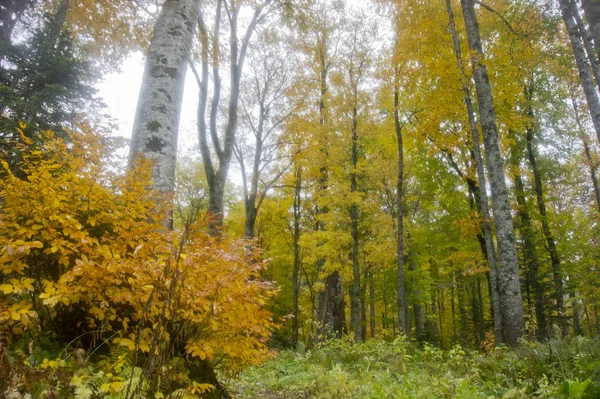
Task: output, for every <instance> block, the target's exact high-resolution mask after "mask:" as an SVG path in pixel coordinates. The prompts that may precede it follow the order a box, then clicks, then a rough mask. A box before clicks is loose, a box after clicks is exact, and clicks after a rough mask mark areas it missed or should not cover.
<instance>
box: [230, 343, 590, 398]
mask: <svg viewBox="0 0 600 399" xmlns="http://www.w3.org/2000/svg"><path fill="white" fill-rule="evenodd" d="M598 359H600V339H599V338H595V339H589V338H583V337H574V338H569V339H564V340H558V339H555V340H551V341H548V342H547V343H536V342H527V341H525V342H523V345H522V346H521V347H519V348H518V349H515V350H509V349H507V348H497V349H495V350H493V351H492V352H490V353H479V352H472V351H468V350H465V349H462V348H461V347H460V346H455V347H454V348H452V349H450V350H441V349H439V348H436V347H433V346H429V345H425V346H424V347H422V348H419V347H417V346H415V345H414V344H412V343H410V342H408V341H406V340H405V339H403V338H397V339H396V340H395V341H393V342H374V341H370V342H367V343H358V344H356V343H353V342H352V341H351V340H349V339H344V340H333V341H329V342H326V343H325V344H323V345H321V346H319V347H317V348H316V349H313V350H309V351H306V352H305V353H297V352H291V351H285V352H283V353H281V354H280V356H279V357H278V358H277V359H275V360H272V361H269V362H267V363H266V364H264V365H263V366H261V367H258V368H253V369H250V370H249V371H247V372H245V373H244V374H243V375H242V377H241V378H240V379H239V380H237V381H231V382H230V385H231V386H232V387H233V388H234V390H235V391H236V392H237V396H236V397H239V398H258V397H269V398H278V397H281V398H283V397H285V398H305V397H311V398H332V397H335V398H392V397H402V398H465V399H466V398H525V397H528V398H557V399H558V398H561V397H567V398H597V397H598V396H597V393H598V389H599V387H600V361H598ZM595 395H596V396H595Z"/></svg>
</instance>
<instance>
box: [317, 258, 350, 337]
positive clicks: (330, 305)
mask: <svg viewBox="0 0 600 399" xmlns="http://www.w3.org/2000/svg"><path fill="white" fill-rule="evenodd" d="M323 312H324V314H323V318H322V319H323V326H324V327H323V328H324V333H325V334H326V335H327V334H332V335H334V336H335V337H337V338H341V337H342V330H343V328H344V319H345V316H344V286H343V285H342V275H341V274H340V272H339V271H337V270H335V271H334V272H333V273H330V274H329V275H328V276H327V278H326V279H325V298H324V304H323Z"/></svg>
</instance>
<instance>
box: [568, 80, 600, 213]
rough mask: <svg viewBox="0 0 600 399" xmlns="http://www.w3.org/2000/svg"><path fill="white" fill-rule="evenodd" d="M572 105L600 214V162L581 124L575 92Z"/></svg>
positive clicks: (572, 96) (572, 95)
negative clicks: (595, 156)
mask: <svg viewBox="0 0 600 399" xmlns="http://www.w3.org/2000/svg"><path fill="white" fill-rule="evenodd" d="M571 104H572V106H573V112H574V114H575V121H576V123H577V135H578V136H579V139H580V140H581V142H582V144H583V150H584V153H585V159H586V160H587V162H588V166H589V168H590V175H591V178H592V184H593V186H594V197H595V199H596V206H597V207H598V212H600V184H598V177H597V176H596V171H597V170H598V162H597V161H596V160H594V159H593V158H592V153H591V151H590V145H589V143H588V138H587V135H586V134H585V129H584V127H583V124H582V122H581V117H580V116H579V107H578V106H577V99H576V97H575V93H573V91H571Z"/></svg>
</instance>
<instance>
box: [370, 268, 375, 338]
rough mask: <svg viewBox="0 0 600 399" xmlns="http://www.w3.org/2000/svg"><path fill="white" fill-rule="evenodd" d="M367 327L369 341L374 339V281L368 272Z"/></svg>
mask: <svg viewBox="0 0 600 399" xmlns="http://www.w3.org/2000/svg"><path fill="white" fill-rule="evenodd" d="M369 327H370V328H371V339H375V281H374V278H373V272H369Z"/></svg>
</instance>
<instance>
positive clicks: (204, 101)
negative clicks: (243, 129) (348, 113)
mask: <svg viewBox="0 0 600 399" xmlns="http://www.w3.org/2000/svg"><path fill="white" fill-rule="evenodd" d="M271 2H272V0H265V1H263V2H262V3H260V4H258V5H257V6H256V8H255V9H254V12H253V14H252V18H251V20H250V23H249V24H248V27H247V28H246V31H245V33H244V36H243V37H242V40H241V42H240V40H239V38H238V16H239V13H240V10H241V6H242V3H241V2H239V3H237V4H235V5H234V6H233V7H232V9H231V10H227V15H228V19H229V27H230V30H229V83H230V84H229V101H228V105H227V119H226V122H225V127H224V132H223V139H222V141H223V142H222V145H221V139H220V138H219V134H218V131H217V130H218V128H217V126H218V123H217V118H218V109H219V102H220V92H221V78H220V76H219V63H220V62H219V59H218V54H219V47H220V43H219V36H220V35H219V30H220V21H221V13H222V4H223V0H218V2H217V8H216V14H215V32H214V34H213V35H212V37H213V44H212V49H213V52H214V54H215V57H216V58H215V59H213V60H212V63H213V99H212V102H211V110H210V115H209V125H208V129H207V124H206V109H207V105H208V58H209V57H208V54H209V36H210V34H209V32H208V30H207V26H206V23H205V21H204V16H203V15H202V14H201V13H200V15H199V18H198V25H199V28H200V33H201V40H200V41H201V45H202V50H201V51H202V73H201V76H196V78H197V80H198V83H199V86H200V95H199V100H198V120H197V124H198V139H199V143H200V152H201V154H202V161H203V164H204V171H205V173H206V181H207V183H208V192H209V201H208V213H209V215H211V220H210V225H209V228H210V232H211V234H213V235H216V234H218V232H219V230H220V229H221V227H222V226H223V212H224V196H225V184H226V181H227V175H228V173H229V167H230V165H231V158H232V156H233V149H234V141H235V133H236V130H237V126H238V104H239V98H240V82H241V76H242V70H243V67H244V61H245V59H246V53H247V50H248V45H249V43H250V39H251V38H252V35H253V34H254V31H255V30H256V26H257V25H258V23H259V20H260V17H261V15H262V14H263V11H264V9H265V7H267V6H268V5H269V4H270V3H271ZM209 134H210V141H211V142H212V146H213V149H214V151H215V153H216V157H217V160H218V166H217V165H215V164H214V163H213V160H212V157H211V151H210V148H209V144H208V143H209V141H208V140H209Z"/></svg>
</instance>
